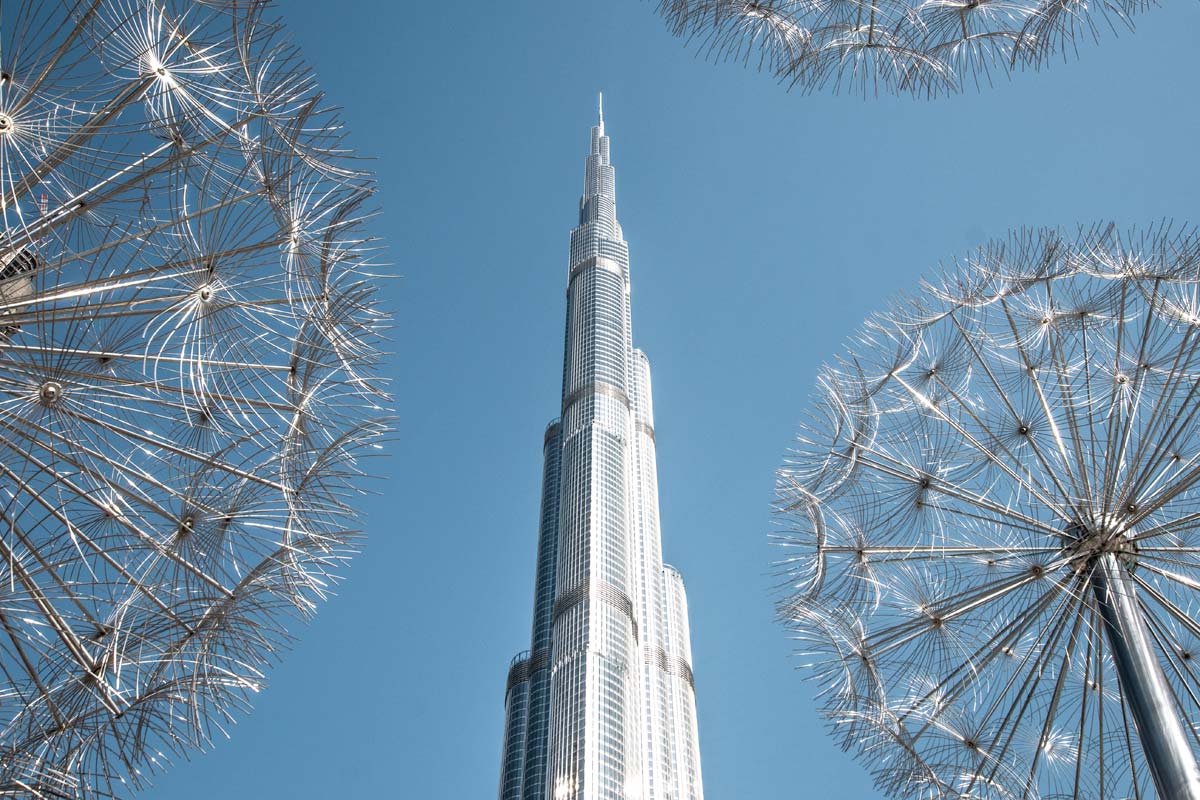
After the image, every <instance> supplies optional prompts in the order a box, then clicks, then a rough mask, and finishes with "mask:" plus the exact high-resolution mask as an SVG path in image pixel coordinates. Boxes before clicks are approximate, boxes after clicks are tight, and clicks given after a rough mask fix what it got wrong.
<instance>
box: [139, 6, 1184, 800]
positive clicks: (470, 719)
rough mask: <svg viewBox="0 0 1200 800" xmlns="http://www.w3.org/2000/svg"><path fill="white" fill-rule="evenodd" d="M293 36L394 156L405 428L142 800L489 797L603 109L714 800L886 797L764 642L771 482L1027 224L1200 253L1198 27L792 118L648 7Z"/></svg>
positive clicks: (756, 84)
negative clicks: (946, 89)
mask: <svg viewBox="0 0 1200 800" xmlns="http://www.w3.org/2000/svg"><path fill="white" fill-rule="evenodd" d="M282 8H283V12H284V13H285V15H286V18H287V19H288V21H289V24H290V27H291V29H292V31H293V33H294V35H295V37H296V38H297V40H298V41H299V43H300V44H301V46H302V48H303V50H304V51H305V53H306V55H307V57H308V58H309V60H310V61H311V62H312V64H313V65H314V66H315V68H316V70H317V73H318V75H319V76H320V79H321V83H322V85H323V86H324V87H325V88H326V90H327V92H328V94H329V97H330V98H331V100H332V101H334V102H335V103H336V104H338V105H340V106H342V107H344V109H345V118H346V120H347V122H348V124H349V126H350V128H351V132H352V135H351V142H352V143H353V145H354V146H355V147H356V148H357V149H358V150H359V151H360V152H361V153H364V154H370V155H373V156H374V157H375V158H376V160H375V162H374V164H375V168H376V170H377V172H378V175H379V182H380V193H379V207H380V209H381V211H382V214H381V215H380V217H379V218H378V219H377V221H376V222H375V224H374V232H375V233H377V234H379V235H380V236H383V237H385V238H386V239H387V241H388V243H389V248H390V249H389V257H390V260H391V261H392V263H393V264H394V271H395V273H396V274H397V275H398V276H401V277H400V278H399V279H398V280H394V281H391V282H389V283H388V284H387V286H386V287H385V289H384V292H385V294H386V296H387V298H388V302H389V305H390V306H391V308H392V309H394V311H395V312H396V321H395V329H394V332H393V337H394V341H395V353H396V354H395V357H394V358H393V359H392V361H391V366H390V370H391V372H392V375H393V381H394V383H393V386H394V392H395V396H396V401H397V408H398V414H399V423H398V425H397V430H396V434H395V437H394V441H393V443H392V445H391V447H390V456H388V457H387V458H386V460H381V461H380V462H379V463H378V464H377V465H376V467H377V468H378V469H379V470H381V471H382V473H383V474H384V480H383V481H380V482H378V483H376V484H375V488H376V489H377V490H378V491H379V495H378V496H376V497H372V498H369V499H368V500H367V502H366V503H365V504H364V506H365V508H366V510H367V516H366V518H365V520H364V525H365V528H366V530H367V540H366V545H365V548H364V551H363V553H362V555H361V556H360V557H359V558H358V559H357V560H356V561H355V562H354V563H353V564H352V565H351V566H350V567H349V568H348V569H347V570H346V573H345V577H346V580H345V583H344V584H343V585H342V586H341V588H340V589H339V592H338V596H337V597H335V598H334V599H333V600H332V601H331V602H329V603H328V604H327V605H326V606H325V607H324V608H323V609H322V610H321V612H320V614H319V616H318V618H317V620H316V622H315V623H314V624H313V625H312V626H310V627H309V628H308V629H306V630H303V631H300V632H299V633H300V640H299V642H298V644H297V646H296V648H295V649H294V651H293V652H292V653H290V654H289V655H288V656H287V657H286V658H285V660H284V661H283V663H282V664H281V665H280V666H279V667H278V668H277V669H276V670H275V671H274V673H273V674H272V676H271V686H270V687H269V688H268V689H267V690H266V691H264V692H263V693H262V694H261V695H260V696H259V697H258V699H257V702H256V710H255V711H254V713H253V714H251V715H250V716H249V717H247V718H245V719H244V720H243V721H242V722H241V723H240V724H239V725H237V726H236V727H235V728H233V729H232V736H231V739H230V740H229V741H223V742H221V743H219V745H218V746H217V747H216V748H215V749H214V750H213V751H212V752H210V753H207V754H204V755H197V756H194V757H193V758H192V759H191V760H190V761H189V762H183V763H180V764H178V765H177V766H176V767H175V768H173V769H172V770H171V771H170V772H168V773H167V774H165V775H164V776H162V777H161V778H160V779H159V780H158V781H157V783H156V788H154V789H153V790H151V791H149V792H147V793H145V795H144V796H145V797H147V798H170V799H171V800H191V798H205V799H206V800H209V799H210V798H212V797H226V798H274V797H288V798H293V800H303V799H306V798H329V797H381V798H383V797H386V798H393V797H396V798H434V799H438V798H447V799H448V800H467V798H491V797H494V796H495V791H496V783H497V776H498V769H499V763H498V759H499V751H500V739H501V712H502V703H503V693H504V678H505V671H506V668H507V665H508V661H509V659H510V657H511V656H512V655H513V654H514V653H515V652H516V651H518V650H521V649H523V648H525V647H527V646H528V637H529V622H530V619H529V617H530V611H531V604H532V591H533V566H534V548H535V544H536V517H537V504H538V489H539V486H538V484H539V481H540V473H541V442H542V430H543V428H544V426H545V424H546V422H547V421H548V420H549V419H550V418H552V417H554V416H555V415H556V413H557V404H558V396H559V394H558V393H559V381H560V369H561V358H562V329H563V313H564V308H563V291H564V288H565V281H566V259H567V233H568V231H569V230H570V228H571V226H572V225H573V224H574V214H575V208H576V203H577V201H578V195H579V191H580V187H581V183H582V170H583V158H584V155H585V153H586V152H587V136H588V127H589V126H590V125H591V124H592V123H593V120H594V114H595V95H596V92H597V91H598V90H601V89H602V90H603V91H604V93H605V118H606V123H607V126H608V132H609V134H610V135H611V136H612V148H613V162H614V163H615V164H616V167H617V191H618V213H619V215H620V217H621V220H622V223H623V225H624V228H625V234H626V238H627V239H628V240H629V244H630V249H631V259H632V274H633V278H632V280H633V292H634V294H633V303H634V336H635V340H636V342H637V344H638V346H639V347H641V348H642V349H644V350H645V351H646V352H647V353H648V354H649V356H650V359H651V363H652V365H653V368H654V390H655V412H656V423H657V425H656V427H657V436H658V449H659V480H660V494H661V503H662V521H663V539H664V552H665V555H666V558H667V559H668V560H669V561H671V562H672V563H674V564H675V565H676V566H678V567H679V568H680V570H681V571H682V572H683V575H684V577H685V580H686V581H687V586H688V591H689V595H690V601H691V614H692V633H693V646H694V650H695V671H696V681H697V692H698V697H699V713H700V737H701V751H702V758H703V767H704V777H705V788H706V793H707V796H708V797H709V798H712V800H725V799H726V798H730V799H734V798H736V799H737V800H741V799H742V798H802V797H804V798H826V797H839V798H851V800H854V799H855V798H874V797H876V796H877V795H876V793H874V792H873V791H872V789H871V784H870V781H869V780H868V778H867V777H866V775H865V773H864V772H863V771H862V769H861V768H860V767H859V766H858V765H857V764H855V763H854V762H853V761H852V760H851V759H850V758H849V757H848V756H846V755H844V754H842V753H841V752H840V751H838V750H837V749H836V748H835V747H834V746H833V744H832V743H831V742H830V740H828V738H827V737H826V735H825V732H824V730H823V725H822V722H821V721H820V720H819V718H818V716H817V715H816V712H815V710H814V705H813V702H812V695H813V691H814V687H813V686H812V685H811V684H809V683H807V682H805V681H804V680H803V674H802V673H801V672H800V671H798V669H797V668H798V666H799V665H798V662H797V661H796V660H795V659H792V658H790V656H789V652H790V645H789V642H788V640H787V637H786V635H785V634H784V632H783V631H782V630H781V629H780V628H779V627H778V626H777V625H776V624H775V623H774V622H773V619H772V607H771V600H770V598H771V588H772V586H773V578H772V571H771V567H770V563H771V560H772V558H773V557H774V555H775V554H774V553H773V552H772V549H771V547H770V545H769V544H768V542H767V538H768V534H769V533H770V532H771V530H772V520H771V514H770V510H769V509H770V500H771V497H772V482H773V478H772V475H773V471H774V469H775V467H776V466H777V465H778V464H779V463H780V461H781V459H782V457H783V454H784V452H785V449H786V448H787V446H788V442H789V439H790V437H791V435H792V431H793V429H794V426H795V424H796V423H797V422H798V420H799V419H800V417H801V413H802V410H803V408H804V405H805V403H806V398H807V396H808V393H809V390H810V388H811V386H812V383H813V380H814V378H815V374H816V371H817V368H818V366H819V365H820V363H821V362H822V361H823V360H826V359H828V358H829V357H831V356H832V354H834V353H835V352H836V350H837V348H838V347H839V345H840V342H841V341H842V340H843V339H844V338H845V337H846V336H847V335H849V334H850V333H851V332H852V331H853V330H854V329H855V327H857V326H858V325H859V324H860V322H861V321H862V320H863V318H864V317H865V316H866V315H867V314H868V313H869V312H870V311H871V310H873V309H876V308H878V307H880V306H881V305H882V304H883V303H884V302H885V301H886V299H887V298H888V297H889V296H890V295H893V294H894V293H896V292H897V291H901V290H905V289H911V288H915V286H916V283H917V280H918V278H919V276H920V275H921V274H922V273H923V272H928V271H930V270H931V269H932V268H933V267H934V266H935V265H936V264H937V263H938V262H939V261H940V260H944V259H949V258H951V257H953V256H955V255H960V254H963V253H965V252H967V251H968V250H970V249H971V248H973V247H975V246H977V245H979V244H981V243H983V242H984V241H986V240H987V239H989V238H992V237H998V236H1002V235H1003V234H1004V233H1005V232H1006V231H1007V230H1009V229H1011V228H1014V227H1020V226H1038V225H1068V226H1070V225H1074V224H1076V223H1090V222H1093V221H1097V220H1101V219H1113V220H1116V221H1117V222H1118V223H1121V224H1123V225H1124V224H1138V225H1145V224H1147V223H1150V222H1154V221H1156V220H1160V219H1163V218H1168V219H1175V220H1177V221H1180V222H1185V221H1191V222H1195V221H1198V220H1200V215H1198V214H1196V213H1195V212H1196V210H1197V201H1198V200H1200V184H1198V182H1197V169H1196V162H1195V148H1196V142H1197V141H1198V140H1200V115H1198V114H1197V111H1196V90H1195V85H1196V75H1197V72H1198V71H1200V70H1198V68H1197V66H1196V64H1195V59H1194V52H1195V45H1194V32H1195V31H1196V30H1198V29H1200V6H1197V5H1196V4H1194V3H1172V4H1169V7H1168V8H1167V9H1164V10H1155V11H1151V12H1149V13H1148V14H1147V15H1145V16H1144V17H1143V18H1141V20H1140V21H1139V25H1138V31H1137V32H1136V33H1135V34H1128V33H1126V34H1123V35H1122V36H1121V37H1120V38H1116V39H1114V38H1113V37H1111V36H1109V37H1107V38H1106V39H1105V40H1104V41H1103V42H1102V43H1101V44H1100V45H1085V46H1083V47H1081V54H1080V58H1079V59H1078V60H1076V59H1072V60H1071V61H1070V62H1069V63H1065V64H1063V63H1058V64H1055V65H1053V66H1052V67H1051V68H1050V69H1048V70H1046V71H1045V72H1043V73H1041V74H1027V75H1021V76H1018V77H1017V78H1015V79H1014V80H1012V81H1011V82H1004V83H1003V84H1001V85H998V86H997V87H995V88H993V89H991V90H985V91H983V92H980V93H977V94H970V95H966V96H962V97H957V98H949V99H944V100H939V101H935V102H914V101H909V100H894V99H880V100H875V101H863V100H862V99H861V98H853V97H834V96H815V97H803V96H799V95H788V94H786V93H785V92H784V91H783V90H782V89H781V88H780V87H778V86H776V85H775V83H774V82H773V81H772V80H771V78H770V77H769V76H764V75H758V74H755V73H753V72H750V71H747V70H745V69H743V68H741V67H740V66H736V65H712V64H709V63H707V62H705V61H703V60H702V59H698V58H697V57H696V56H695V54H694V52H693V51H692V50H689V49H685V48H684V47H683V46H682V45H681V43H680V42H679V41H677V40H675V39H673V38H671V37H670V36H669V34H668V33H667V32H666V29H665V25H664V24H663V22H662V21H661V20H660V19H659V18H658V17H657V16H656V15H655V14H654V13H653V11H654V3H652V2H650V1H649V0H609V2H600V1H599V0H596V1H594V2H578V1H577V0H570V1H568V2H551V0H518V1H517V2H490V1H488V2H485V0H459V1H458V2H454V3H413V2H395V0H390V1H388V2H385V1H384V0H353V2H342V3H337V4H331V3H328V2H317V0H287V2H286V3H284V4H282Z"/></svg>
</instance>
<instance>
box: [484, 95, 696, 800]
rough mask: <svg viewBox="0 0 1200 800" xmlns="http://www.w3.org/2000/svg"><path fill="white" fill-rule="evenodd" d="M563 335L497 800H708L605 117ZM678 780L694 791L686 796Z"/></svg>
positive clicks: (596, 138) (583, 203)
mask: <svg viewBox="0 0 1200 800" xmlns="http://www.w3.org/2000/svg"><path fill="white" fill-rule="evenodd" d="M564 338H565V343H564V344H565V346H564V355H563V387H562V410H561V417H560V418H559V420H557V421H556V422H555V423H552V424H551V425H550V427H549V428H547V431H546V437H545V453H544V457H545V461H544V470H543V478H542V507H541V524H540V526H539V533H538V537H539V539H538V557H537V558H538V562H537V582H536V588H535V597H534V620H533V631H532V644H531V650H530V652H529V653H528V654H523V656H522V657H521V658H519V659H518V660H517V661H515V662H514V665H513V667H512V669H511V670H510V677H509V686H508V694H507V698H506V703H507V706H506V714H505V745H504V760H503V765H502V770H501V785H500V798H501V800H698V798H701V797H702V794H697V793H696V791H700V790H699V762H698V758H699V752H698V750H696V752H695V758H694V759H692V760H694V761H695V762H696V763H695V766H694V769H693V768H692V767H690V766H688V761H687V759H683V758H681V757H680V755H679V748H680V747H692V748H693V749H695V747H694V745H695V703H694V695H693V696H692V700H691V703H692V705H691V716H690V718H688V719H687V720H684V721H685V722H687V723H688V724H689V725H690V728H689V732H688V733H687V734H686V735H685V736H684V737H683V740H682V741H681V738H680V737H681V734H680V732H679V731H678V730H676V728H677V727H678V725H677V719H676V717H677V715H678V713H679V708H680V707H681V705H680V702H681V700H680V698H682V697H683V695H682V694H681V690H680V689H679V688H678V686H677V685H676V684H675V683H674V682H673V680H674V678H673V675H674V673H672V671H671V663H672V661H671V659H672V656H671V655H670V653H672V652H679V646H678V644H677V643H675V644H672V642H673V640H672V639H671V636H672V632H673V631H675V630H676V628H677V622H675V621H673V620H674V615H675V614H676V613H677V610H674V609H672V607H671V602H672V597H673V595H671V592H672V591H674V590H673V589H671V588H670V586H669V581H668V578H667V576H668V573H667V572H664V569H663V565H662V553H661V542H660V537H659V527H658V525H659V522H658V485H657V475H656V466H655V449H654V448H655V443H654V414H653V402H652V400H651V391H650V369H649V363H648V362H647V360H646V357H645V356H644V355H643V354H642V353H641V352H640V351H636V350H634V349H633V345H632V335H631V331H630V304H629V250H628V246H627V245H626V243H625V241H624V239H623V235H622V232H621V226H620V224H619V223H618V222H617V217H616V181H615V174H614V170H613V167H612V165H611V163H610V162H609V139H608V137H607V136H605V135H604V122H603V118H602V119H601V121H600V124H599V125H597V126H595V127H593V128H592V133H591V147H590V152H589V154H588V157H587V161H586V165H585V169H584V193H583V197H582V199H581V200H580V203H579V225H578V227H576V228H575V229H574V230H573V231H572V232H571V241H570V260H569V263H568V274H567V315H566V330H565V337H564ZM679 591H680V592H682V584H680V589H679ZM680 597H682V595H681V594H680ZM677 599H678V598H677ZM683 613H684V616H685V623H686V607H684V609H683ZM673 626H675V627H673ZM672 648H674V649H672ZM685 649H687V651H688V657H687V658H688V673H689V675H690V669H691V668H690V646H689V647H688V648H685ZM680 770H684V771H685V772H686V778H684V777H681V776H680V774H679V773H680ZM684 782H686V783H687V784H688V785H689V786H692V787H694V789H695V791H692V790H689V791H692V793H691V794H687V795H684V794H679V793H678V791H679V790H678V787H679V786H681V785H683V783H684Z"/></svg>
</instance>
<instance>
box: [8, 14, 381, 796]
mask: <svg viewBox="0 0 1200 800" xmlns="http://www.w3.org/2000/svg"><path fill="white" fill-rule="evenodd" d="M272 13H273V12H272V11H271V10H270V9H269V8H268V4H266V3H264V2H258V1H257V0H197V1H196V2H183V1H182V0H86V1H84V2H81V1H78V0H25V2H11V3H5V4H4V5H3V7H2V8H0V218H2V223H3V227H2V229H0V671H2V673H3V675H2V677H0V797H56V798H64V797H66V798H93V797H110V796H125V795H128V794H129V793H130V791H132V790H133V789H135V788H137V787H139V786H141V785H143V783H144V782H145V781H146V780H147V778H148V777H149V776H150V775H151V774H153V773H154V772H155V771H156V770H158V769H160V768H162V767H163V766H164V765H165V764H166V761H167V760H168V759H170V758H171V757H172V756H173V755H179V754H183V753H186V752H187V751H189V750H191V749H193V748H197V747H203V746H205V745H206V744H207V743H209V742H210V740H211V739H212V738H213V737H214V736H216V735H218V734H221V733H222V731H223V730H224V729H225V728H227V727H228V726H229V725H230V724H231V723H232V721H233V720H234V718H235V717H236V716H237V715H238V714H240V713H242V712H244V711H245V710H246V708H247V705H248V698H249V697H250V696H251V695H252V694H253V693H254V692H256V691H258V689H259V688H260V687H261V686H262V684H263V681H264V672H265V671H266V669H267V668H268V667H269V666H270V665H271V663H272V662H273V661H274V660H275V659H276V658H278V656H279V654H280V652H281V650H282V649H283V648H285V647H286V645H287V643H288V639H289V635H288V627H289V625H291V624H292V623H293V622H296V621H298V620H300V619H303V618H307V617H308V616H310V615H311V614H312V613H313V611H314V610H315V605H316V602H317V601H318V600H319V599H321V597H322V596H323V595H324V594H325V593H326V591H327V589H328V586H329V583H330V580H331V578H332V575H331V570H335V569H336V568H337V567H338V565H339V564H340V563H341V562H342V561H343V560H344V559H345V558H346V557H347V555H348V554H349V552H350V550H349V547H350V541H351V539H352V538H353V532H354V527H355V515H354V511H353V509H352V507H351V505H350V503H351V500H352V497H353V495H355V494H356V493H357V489H356V488H355V486H356V479H357V477H358V476H359V475H360V469H361V457H362V456H363V455H364V454H365V453H366V452H368V450H369V449H371V448H374V447H375V446H376V442H377V441H378V437H379V435H380V433H381V419H382V412H381V405H384V404H385V403H384V401H383V399H382V395H381V393H380V390H379V387H378V386H377V385H376V384H377V381H376V377H375V375H374V372H375V368H376V362H377V351H376V347H377V345H378V333H377V328H378V326H379V324H380V322H381V317H380V315H379V313H378V312H377V311H376V310H375V308H374V300H373V295H374V289H373V285H372V281H371V280H370V279H369V277H368V276H367V275H366V274H365V267H366V263H367V262H366V259H368V258H369V255H370V252H369V251H370V246H369V243H368V242H367V240H366V239H365V238H364V235H363V234H362V233H361V224H360V223H361V220H362V218H363V211H362V205H363V202H364V200H366V199H368V198H369V197H370V195H371V192H372V181H371V179H370V176H369V175H367V174H366V173H364V172H362V171H361V170H360V169H358V167H357V166H356V165H355V164H354V163H353V160H352V159H351V157H350V156H349V154H348V151H346V150H345V148H344V144H343V142H342V133H341V131H340V127H339V124H338V121H337V118H336V116H335V114H334V113H333V112H332V111H331V110H330V109H329V108H328V107H327V106H326V105H325V101H324V99H323V98H322V96H321V93H320V91H319V90H318V87H317V86H316V84H315V82H314V80H313V77H312V75H311V74H310V72H309V71H308V70H307V69H306V67H305V66H304V64H303V63H302V62H301V60H300V57H299V54H298V53H297V51H296V50H295V48H294V47H293V46H292V45H290V44H289V43H288V42H287V40H286V39H285V38H284V35H283V32H282V30H281V28H280V25H279V23H278V22H277V21H276V20H274V19H273V18H272V16H271V15H272Z"/></svg>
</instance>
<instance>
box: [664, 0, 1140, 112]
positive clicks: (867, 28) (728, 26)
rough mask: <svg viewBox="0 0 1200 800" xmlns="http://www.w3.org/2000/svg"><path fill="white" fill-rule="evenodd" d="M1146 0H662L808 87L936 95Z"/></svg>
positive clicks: (1119, 19)
mask: <svg viewBox="0 0 1200 800" xmlns="http://www.w3.org/2000/svg"><path fill="white" fill-rule="evenodd" d="M1149 5H1151V3H1149V2H1147V1H1146V0H1118V2H1100V3H1089V2H1084V0H660V2H659V5H658V10H659V13H660V14H661V15H662V16H663V17H664V18H666V20H667V22H668V24H669V25H670V26H671V30H672V31H673V32H674V33H675V35H677V36H682V37H684V38H686V39H688V40H692V39H695V40H697V41H699V42H700V45H701V48H702V49H703V50H705V51H706V52H707V53H708V55H710V56H711V57H713V58H715V59H717V60H726V59H729V60H733V61H741V62H743V63H747V64H752V65H754V66H756V67H757V68H759V69H761V70H766V71H768V72H770V73H772V74H773V75H775V77H776V78H778V79H779V81H780V82H781V83H783V84H784V85H786V86H787V87H788V88H796V89H800V90H802V91H805V92H812V91H823V90H831V91H835V92H836V91H845V92H850V93H856V94H865V95H873V94H878V93H880V92H883V93H885V94H900V95H921V96H933V95H942V94H955V93H957V92H960V91H963V90H964V89H968V88H973V87H980V86H983V85H987V84H990V83H991V82H992V81H993V80H994V79H995V78H997V77H1002V76H1006V75H1009V74H1010V73H1012V72H1013V71H1016V70H1019V69H1023V68H1027V67H1033V68H1037V67H1040V66H1043V65H1044V64H1046V63H1047V62H1048V61H1049V60H1051V59H1052V58H1054V57H1055V56H1059V57H1065V56H1067V55H1068V54H1069V53H1071V52H1073V51H1074V49H1075V47H1076V46H1077V43H1078V42H1079V41H1080V40H1081V39H1094V38H1097V37H1098V36H1099V35H1101V34H1102V33H1103V32H1105V31H1111V30H1115V29H1120V28H1128V27H1132V22H1131V20H1132V17H1133V16H1134V15H1135V14H1136V13H1137V12H1138V11H1141V10H1143V9H1145V8H1146V7H1147V6H1149Z"/></svg>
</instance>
